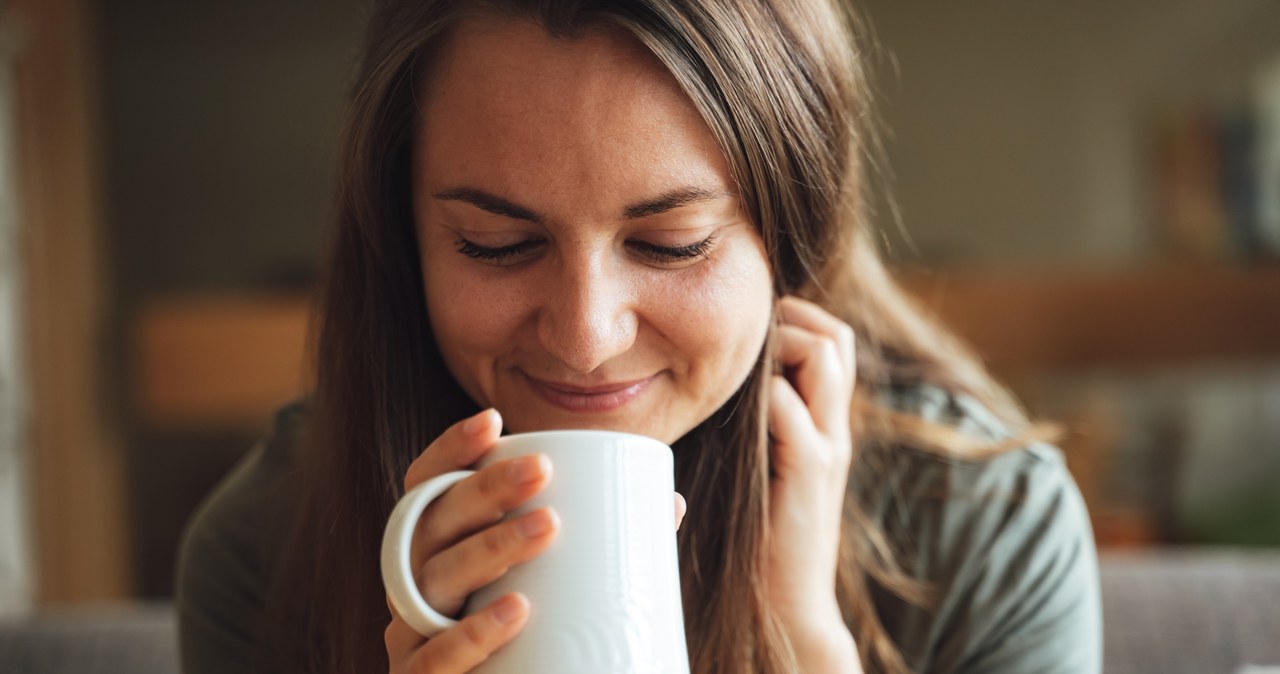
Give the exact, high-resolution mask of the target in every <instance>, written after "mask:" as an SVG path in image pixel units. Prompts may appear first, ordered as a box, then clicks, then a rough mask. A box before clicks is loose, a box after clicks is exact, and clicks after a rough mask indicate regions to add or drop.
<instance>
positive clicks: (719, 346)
mask: <svg viewBox="0 0 1280 674" xmlns="http://www.w3.org/2000/svg"><path fill="white" fill-rule="evenodd" d="M672 290H673V292H670V293H669V294H668V295H667V296H666V297H664V298H663V299H662V304H663V305H664V306H666V307H670V309H671V310H670V311H668V313H667V316H668V318H667V320H665V321H664V323H665V327H664V328H663V330H664V332H666V333H667V336H668V337H669V338H670V340H671V341H672V343H673V346H675V347H676V348H677V349H678V350H680V351H683V352H684V353H685V356H686V357H688V358H689V361H690V363H689V364H690V371H691V374H692V375H693V376H694V377H698V378H703V377H709V378H714V379H716V380H717V381H718V382H719V383H720V384H723V385H726V386H728V385H729V384H732V386H731V387H730V388H733V389H736V388H737V385H738V384H739V383H741V382H740V381H739V380H740V379H742V378H745V377H746V375H747V373H748V372H750V370H751V367H752V366H753V365H754V363H755V362H756V358H757V356H758V355H759V353H760V348H761V347H762V346H763V344H764V339H765V335H766V333H767V331H768V327H769V321H770V317H771V315H772V307H773V288H772V284H771V282H770V278H769V271H768V266H767V264H766V263H765V262H764V259H763V257H762V256H756V255H738V256H735V258H734V259H726V260H723V261H721V262H720V263H719V264H717V265H716V266H715V267H714V268H712V269H710V270H708V273H707V274H706V275H705V276H703V277H702V278H700V279H698V280H697V281H696V282H694V283H691V284H688V285H684V286H679V287H676V288H672Z"/></svg>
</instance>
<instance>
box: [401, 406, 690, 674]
mask: <svg viewBox="0 0 1280 674" xmlns="http://www.w3.org/2000/svg"><path fill="white" fill-rule="evenodd" d="M501 433H502V418H501V417H500V416H499V415H498V412H497V410H493V409H488V410H485V411H483V412H481V413H479V414H477V415H475V416H474V417H471V418H469V419H465V420H463V421H461V422H459V423H457V424H454V425H453V426H451V427H450V428H449V430H447V431H445V432H444V434H443V435H441V436H440V437H439V438H438V439H437V440H436V441H435V442H433V443H431V446H430V447H427V449H426V451H424V452H422V454H421V455H419V456H418V458H417V459H415V460H414V462H413V463H412V464H411V465H410V466H409V470H408V472H407V473H406V474H405V478H404V488H405V491H406V492H408V491H409V490H410V489H413V488H414V487H416V486H418V485H419V484H422V483H423V482H426V481H427V480H429V479H431V478H433V477H436V476H437V475H443V474H445V473H449V472H452V471H455V470H464V469H468V468H470V467H472V466H474V465H475V464H476V463H477V462H479V461H480V460H481V459H482V458H484V456H485V455H486V454H488V453H489V451H490V450H492V449H493V447H494V445H495V444H496V443H497V441H498V437H499V436H500V435H501ZM550 480H551V461H550V460H549V459H547V457H546V456H545V455H542V454H534V455H530V456H523V457H519V458H515V459H510V460H507V461H500V462H498V463H495V464H493V465H491V466H487V467H485V468H482V469H481V470H479V471H477V472H476V474H475V475H472V476H470V477H468V478H467V479H465V480H462V481H461V482H459V483H458V484H456V485H454V486H453V487H452V488H451V489H449V491H447V492H445V493H444V495H443V496H441V497H440V498H438V499H436V501H435V502H434V503H432V504H431V505H430V506H428V507H427V509H426V510H425V511H424V512H423V513H422V517H421V518H420V519H419V520H418V525H417V531H416V532H415V533H414V536H413V543H412V544H411V545H410V559H411V560H412V562H411V563H412V565H413V568H415V569H417V570H418V573H417V579H418V591H419V592H421V593H422V596H423V598H424V599H426V600H427V603H428V604H430V605H431V607H432V608H434V609H435V610H436V611H439V612H440V613H442V614H444V615H457V614H458V612H459V611H461V610H462V605H463V603H465V602H466V600H467V597H468V596H469V595H470V594H471V593H473V592H475V591H476V590H478V589H480V588H482V587H484V586H486V585H488V584H489V583H492V582H493V581H495V580H497V579H498V578H501V577H502V575H503V574H505V573H506V572H507V569H509V568H511V567H512V566H514V565H516V564H520V563H522V562H526V561H529V560H530V559H533V558H534V557H537V556H538V555H539V554H541V553H542V552H543V551H544V550H546V549H547V547H548V546H550V545H551V542H552V541H553V540H555V537H556V532H558V531H559V528H560V518H559V517H558V516H557V515H556V513H555V511H554V510H552V509H551V508H540V509H538V510H534V511H533V512H530V513H527V514H525V515H522V516H520V517H518V518H515V519H513V520H510V521H507V522H503V521H502V518H503V517H504V516H505V515H506V514H507V513H508V512H510V511H512V510H514V509H516V508H518V507H520V506H521V505H523V504H524V503H525V502H527V501H528V500H529V499H531V498H533V497H534V495H536V494H537V493H538V492H540V491H542V490H543V488H545V487H546V486H547V483H548V482H549V481H550ZM675 505H676V521H675V526H676V528H677V529H679V528H680V522H681V521H682V520H683V519H684V514H685V510H686V505H685V500H684V498H683V497H682V496H680V495H679V494H676V495H675ZM387 606H388V607H389V608H390V609H391V624H390V625H388V626H387V630H386V634H385V640H386V647H387V658H388V660H389V662H390V663H391V672H393V673H396V674H399V673H405V674H409V673H412V674H427V673H429V674H461V673H462V672H467V671H470V670H471V669H472V668H474V667H476V666H477V665H479V664H480V663H482V662H484V661H485V660H486V659H488V657H489V655H490V654H492V653H493V652H494V651H496V650H498V649H499V648H501V647H502V646H503V645H504V644H506V643H507V642H508V641H511V639H513V638H515V636H516V634H518V633H519V632H520V630H521V628H523V627H524V624H525V621H526V620H528V618H529V600H528V598H526V597H525V596H524V595H522V594H520V593H518V592H512V593H509V594H506V595H503V596H502V597H499V598H498V599H497V600H496V601H494V602H493V603H492V604H490V605H488V606H486V607H484V608H483V609H481V610H480V611H477V612H475V613H473V614H471V615H469V616H467V617H465V618H463V619H462V620H461V621H459V622H458V624H457V625H454V626H453V627H452V628H450V629H447V630H445V631H443V632H440V633H439V634H436V635H435V636H433V637H431V638H430V639H427V638H426V637H424V636H422V635H420V634H418V633H417V632H415V631H414V630H413V628H411V627H409V625H408V624H407V623H405V621H404V620H403V619H402V618H401V617H400V616H399V615H398V614H396V610H395V607H393V606H391V602H390V601H388V602H387Z"/></svg>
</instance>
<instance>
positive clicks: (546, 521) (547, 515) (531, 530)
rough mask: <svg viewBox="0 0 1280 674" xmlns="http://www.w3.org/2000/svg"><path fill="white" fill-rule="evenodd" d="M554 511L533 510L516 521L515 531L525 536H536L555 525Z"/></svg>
mask: <svg viewBox="0 0 1280 674" xmlns="http://www.w3.org/2000/svg"><path fill="white" fill-rule="evenodd" d="M555 522H556V516H555V512H554V511H549V510H548V511H545V512H544V511H534V512H531V513H529V514H528V515H525V516H524V517H521V518H520V519H519V520H518V521H516V531H519V532H520V535H521V536H524V537H525V538H537V537H539V536H541V535H543V534H545V533H547V532H548V531H551V528H552V527H553V526H555Z"/></svg>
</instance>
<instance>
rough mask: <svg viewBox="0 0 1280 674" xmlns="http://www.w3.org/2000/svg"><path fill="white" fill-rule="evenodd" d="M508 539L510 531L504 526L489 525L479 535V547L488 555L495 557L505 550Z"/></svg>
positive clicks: (509, 538)
mask: <svg viewBox="0 0 1280 674" xmlns="http://www.w3.org/2000/svg"><path fill="white" fill-rule="evenodd" d="M510 540H511V532H510V531H509V530H508V529H507V528H505V527H491V528H490V529H489V530H488V531H486V532H485V534H484V535H483V536H481V537H480V543H481V547H482V549H483V550H484V551H485V553H486V554H488V555H489V556H490V557H496V556H498V555H501V554H502V553H503V552H505V551H506V550H507V545H508V542H509V541H510Z"/></svg>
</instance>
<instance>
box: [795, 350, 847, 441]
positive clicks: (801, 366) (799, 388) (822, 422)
mask: <svg viewBox="0 0 1280 674" xmlns="http://www.w3.org/2000/svg"><path fill="white" fill-rule="evenodd" d="M777 343H778V361H779V362H780V363H782V365H783V366H785V367H787V368H790V370H791V372H792V376H793V377H794V384H795V387H794V388H795V392H796V393H798V394H800V398H801V399H802V400H803V401H804V403H805V406H806V408H807V410H808V411H807V413H808V414H809V415H811V416H812V417H813V421H814V423H815V424H816V425H817V427H818V428H819V429H820V430H822V431H823V432H824V433H827V434H831V433H833V432H835V431H838V430H839V429H841V428H842V427H843V428H844V429H845V430H844V431H843V432H845V433H847V432H848V430H847V428H848V425H849V405H850V399H851V397H852V395H853V389H852V388H851V387H850V385H849V382H848V380H847V378H846V376H845V370H844V366H842V365H841V364H840V356H839V354H838V352H837V346H836V344H835V342H833V341H832V340H831V339H830V338H827V337H825V336H822V335H820V334H818V333H815V332H810V331H809V330H806V329H804V328H800V327H796V326H794V325H782V326H779V328H778V340H777Z"/></svg>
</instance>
